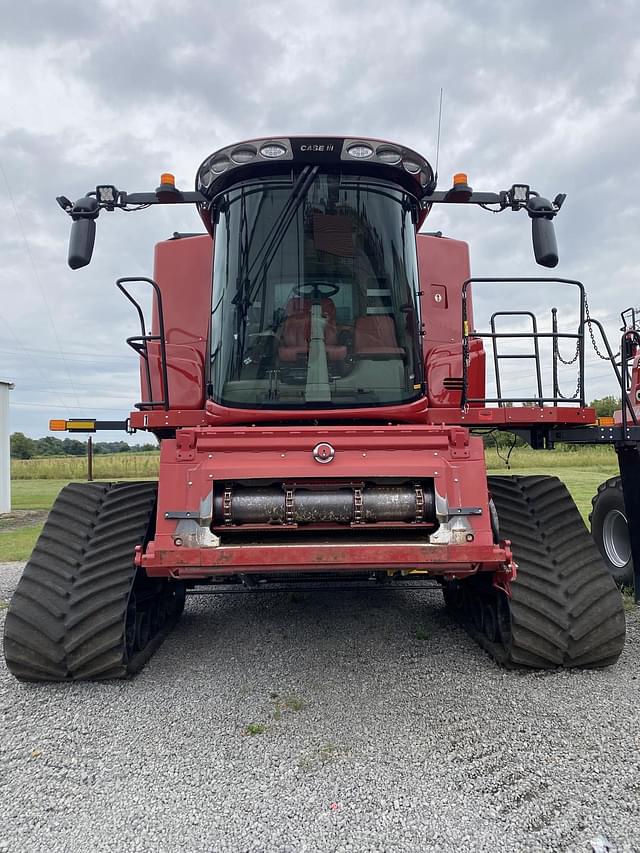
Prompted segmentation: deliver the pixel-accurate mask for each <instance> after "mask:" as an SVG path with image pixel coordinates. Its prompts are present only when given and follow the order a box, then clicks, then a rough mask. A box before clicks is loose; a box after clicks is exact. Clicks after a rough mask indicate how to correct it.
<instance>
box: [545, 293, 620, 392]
mask: <svg viewBox="0 0 640 853" xmlns="http://www.w3.org/2000/svg"><path fill="white" fill-rule="evenodd" d="M584 313H585V320H586V325H587V326H588V328H589V337H590V338H591V345H592V347H593V349H594V351H595V353H596V355H597V356H599V357H600V358H601V359H602V360H603V361H610V359H609V356H608V355H603V354H602V353H601V352H600V350H599V349H598V345H597V343H596V337H595V335H594V334H593V324H592V322H591V314H590V312H589V300H588V299H587V294H586V291H585V294H584ZM554 346H555V350H556V355H557V356H558V361H561V362H562V364H566V365H570V364H575V363H576V361H577V360H578V356H579V355H580V340H577V341H576V351H575V353H574V356H573V358H572V359H564V358H563V357H562V356H561V355H560V348H559V347H558V341H557V338H556V339H554ZM579 386H580V382H578V390H580V388H579ZM561 396H562V395H561ZM563 399H566V398H565V397H563Z"/></svg>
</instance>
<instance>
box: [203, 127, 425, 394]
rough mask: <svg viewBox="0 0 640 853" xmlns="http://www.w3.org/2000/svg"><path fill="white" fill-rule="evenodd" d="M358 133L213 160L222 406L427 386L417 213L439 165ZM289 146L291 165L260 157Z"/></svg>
mask: <svg viewBox="0 0 640 853" xmlns="http://www.w3.org/2000/svg"><path fill="white" fill-rule="evenodd" d="M348 142H349V141H348V140H338V141H336V140H333V141H331V142H329V143H327V142H325V143H319V142H315V143H307V144H306V146H305V144H304V142H301V141H300V140H278V141H276V142H272V143H271V145H269V141H268V140H267V141H263V142H262V143H260V142H258V143H252V144H250V145H249V144H243V146H242V147H241V148H239V149H238V148H237V149H236V151H237V150H240V151H241V152H242V153H243V156H247V153H246V152H247V151H249V152H253V157H252V160H251V161H250V162H249V163H248V164H247V163H243V165H242V166H240V167H234V165H233V164H234V162H235V161H234V151H233V150H232V149H225V150H224V151H223V152H218V153H217V154H214V155H212V157H211V158H209V159H208V160H207V161H205V164H203V167H201V170H200V173H199V174H200V176H201V178H200V185H199V189H200V191H201V192H203V193H206V194H207V195H208V197H209V198H210V199H211V203H210V204H209V205H207V206H206V207H205V206H203V207H202V208H201V215H202V216H203V219H204V220H205V223H206V224H207V227H208V228H209V229H210V230H211V231H212V233H213V234H214V238H215V243H214V245H215V254H214V263H213V304H212V314H211V368H210V388H211V389H212V398H213V400H214V401H215V402H216V403H219V404H221V405H224V406H231V407H242V408H295V409H299V408H305V407H307V408H313V409H317V408H322V407H331V408H333V407H349V408H353V407H370V406H378V405H392V404H398V403H406V402H409V401H412V400H415V399H416V398H418V397H419V396H421V394H422V393H423V375H422V371H423V366H422V359H421V357H420V350H421V347H420V315H419V298H418V273H417V256H416V223H417V222H418V220H419V218H420V216H421V209H420V205H419V200H420V197H421V195H422V189H423V186H424V184H426V183H427V182H428V181H429V180H432V177H433V175H432V172H431V169H430V167H429V165H428V164H427V163H426V161H424V160H422V158H419V157H418V155H416V154H415V153H413V152H409V154H410V156H411V158H412V159H411V160H408V156H409V155H408V154H407V150H406V149H400V148H398V149H397V163H393V164H392V165H389V162H388V161H384V160H378V159H377V156H376V151H380V150H382V151H383V154H384V153H386V156H387V158H389V157H390V152H392V151H395V150H396V149H394V148H393V147H392V146H389V144H387V143H377V144H376V143H372V142H371V141H368V142H366V143H364V142H360V143H358V144H351V145H349V144H348ZM314 145H315V148H314V147H313V146H314ZM277 146H279V147H280V148H281V149H285V150H286V152H287V154H288V155H290V156H289V159H288V160H287V161H286V162H278V163H274V162H273V160H274V158H273V157H270V155H269V154H267V155H266V156H262V157H260V151H261V150H262V151H264V150H269V148H271V149H273V148H276V147H277ZM321 146H322V147H324V148H329V147H333V150H332V151H330V152H328V154H329V156H327V152H326V151H318V150H317V149H318V148H319V147H321ZM376 146H377V147H376ZM381 147H382V148H381ZM354 149H355V150H356V155H353V154H351V155H350V154H349V151H350V150H354ZM368 152H370V153H368ZM363 153H366V157H365V156H363ZM365 160H366V161H368V162H363V161H365ZM404 161H406V162H410V163H411V164H412V167H413V166H418V175H417V177H416V175H415V173H413V174H412V173H410V172H408V171H407V169H406V168H405V167H404V166H403V162H404ZM223 166H224V168H223ZM220 169H222V171H221V172H219V171H218V170H220ZM203 176H204V179H203Z"/></svg>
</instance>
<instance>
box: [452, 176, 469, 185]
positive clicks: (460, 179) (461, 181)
mask: <svg viewBox="0 0 640 853" xmlns="http://www.w3.org/2000/svg"><path fill="white" fill-rule="evenodd" d="M468 183H469V180H468V178H467V176H466V175H465V173H464V172H457V173H456V174H455V175H454V176H453V185H454V187H457V186H466V185H467V184H468Z"/></svg>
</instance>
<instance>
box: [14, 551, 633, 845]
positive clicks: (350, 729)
mask: <svg viewBox="0 0 640 853" xmlns="http://www.w3.org/2000/svg"><path fill="white" fill-rule="evenodd" d="M20 570H21V565H20V564H10V565H4V566H1V565H0V599H4V602H5V603H6V600H7V599H8V598H9V596H10V595H11V592H12V590H13V589H14V587H15V584H16V582H17V579H18V577H19V574H20ZM5 609H6V605H5V604H3V605H2V610H0V619H2V618H3V615H4V610H5ZM628 627H629V631H628V640H627V647H626V650H625V653H624V655H623V657H622V658H621V660H620V662H619V663H618V664H617V666H615V667H613V668H610V669H608V670H604V671H601V672H574V673H567V672H557V673H552V674H546V675H536V674H522V673H510V672H505V671H503V670H500V669H498V668H497V667H496V666H495V665H494V664H493V663H492V661H491V660H490V659H489V658H488V657H487V656H486V655H485V654H484V653H483V652H482V651H481V650H480V649H478V648H477V647H476V646H475V644H474V643H473V641H472V640H471V639H470V638H468V637H467V636H466V634H464V633H463V632H462V631H461V630H460V629H459V628H458V627H457V626H455V625H454V624H453V623H452V622H451V620H450V619H449V618H448V616H447V615H446V613H445V611H444V609H443V606H442V603H441V597H440V594H439V593H435V592H433V593H432V592H429V593H422V592H421V593H412V592H409V591H404V592H403V591H393V592H382V593H373V592H362V591H358V592H352V591H350V592H338V591H332V592H324V593H314V594H313V595H302V594H300V593H297V594H296V595H295V596H292V595H288V594H284V593H283V594H280V593H278V594H269V595H264V596H261V597H254V596H248V595H236V596H226V597H224V598H214V597H204V596H203V597H199V598H197V599H194V598H191V599H190V600H188V602H187V610H186V611H185V615H184V617H183V621H182V622H181V623H180V625H179V626H178V627H177V628H176V629H175V630H174V632H173V633H172V634H171V636H170V637H169V638H168V639H167V640H166V641H165V644H164V645H163V646H162V647H161V649H160V650H159V651H158V652H157V653H156V655H155V657H154V658H153V659H152V660H151V662H150V663H149V664H148V665H147V667H146V669H145V670H144V671H143V672H142V673H141V674H140V675H139V676H137V677H136V678H135V679H133V680H131V681H127V682H112V683H106V684H73V685H28V684H20V683H18V682H17V681H15V680H14V679H13V677H12V676H10V675H9V673H8V672H7V670H6V668H5V666H4V659H2V664H0V710H1V713H2V716H1V722H0V726H1V727H2V728H1V740H0V815H1V824H0V851H19V852H20V853H23V851H47V853H54V851H66V853H75V851H79V852H80V851H83V853H84V851H150V853H151V851H153V853H159V851H269V853H272V851H314V853H315V851H369V850H371V851H393V853H396V851H424V850H457V851H460V850H474V851H476V850H477V851H484V850H486V851H516V850H554V851H555V850H572V851H573V850H587V851H591V850H595V851H597V853H604V851H607V850H640V753H639V749H640V697H639V695H638V693H639V689H638V688H639V687H640V678H639V673H640V618H639V616H638V615H637V614H634V615H632V616H631V617H630V619H629V626H628ZM263 727H264V728H263Z"/></svg>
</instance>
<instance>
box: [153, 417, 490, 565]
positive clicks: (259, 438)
mask: <svg viewBox="0 0 640 853" xmlns="http://www.w3.org/2000/svg"><path fill="white" fill-rule="evenodd" d="M321 441H329V442H330V443H331V444H332V446H333V447H334V448H335V457H334V459H333V461H332V462H331V463H329V464H326V465H321V464H319V463H318V462H316V461H315V459H314V456H313V452H312V451H313V448H314V447H315V445H316V444H317V443H319V442H321ZM374 478H380V479H383V478H401V479H402V478H404V479H407V480H423V479H425V480H431V479H432V480H433V481H434V484H435V489H436V492H437V494H438V495H440V496H441V497H443V498H446V500H447V501H448V505H449V507H451V508H457V507H480V508H481V509H482V514H481V515H479V516H466V519H467V523H468V524H469V532H472V533H473V536H474V542H473V543H470V544H469V545H465V546H461V545H456V546H448V548H449V550H447V547H445V546H442V545H439V546H438V547H437V548H436V547H435V546H434V545H429V546H428V547H427V546H426V545H424V544H416V543H411V542H409V543H406V542H404V543H403V542H402V534H401V531H400V529H399V528H398V527H397V526H396V527H395V528H394V530H393V532H390V538H391V539H392V540H393V543H392V544H383V543H377V544H376V545H375V546H373V545H372V546H371V547H370V548H369V550H366V547H365V546H361V545H354V546H348V550H345V547H347V546H345V545H344V544H340V542H336V543H334V544H331V545H328V544H323V545H320V544H318V545H316V544H312V545H310V544H306V545H300V544H296V543H295V537H292V538H291V544H286V545H282V544H281V545H278V546H274V545H271V546H269V545H268V535H267V534H265V536H264V537H263V538H264V543H265V545H264V547H265V548H266V547H267V546H268V547H270V548H272V551H270V552H269V554H270V555H271V556H268V557H266V558H265V560H264V561H261V560H257V562H256V563H255V565H254V563H253V562H252V561H254V560H256V559H257V558H256V554H257V553H258V552H257V551H256V550H254V551H248V552H247V553H246V555H245V556H242V554H241V553H240V552H241V551H242V548H239V546H225V547H223V548H209V547H206V548H203V549H200V550H201V552H202V553H201V555H200V556H199V557H195V556H194V555H193V554H192V553H191V552H189V554H187V551H188V550H189V549H186V548H184V547H182V546H179V545H176V544H175V543H174V537H175V535H176V534H175V531H176V526H177V524H178V522H177V521H176V520H175V519H167V518H165V513H167V512H190V513H193V515H194V516H197V515H198V514H199V510H200V506H201V502H202V501H203V500H204V499H205V498H206V497H207V496H208V495H210V493H211V491H212V489H213V488H214V486H215V484H216V483H220V482H222V483H226V482H235V481H238V480H247V479H251V480H263V481H277V482H282V481H285V480H291V481H305V482H308V481H313V480H318V481H322V482H327V481H337V482H345V481H347V482H349V481H353V480H369V479H374ZM342 529H344V528H342ZM409 529H414V528H412V527H411V526H409ZM285 533H286V530H285ZM318 539H319V540H320V539H323V540H324V542H325V543H326V534H324V535H322V534H321V535H319V537H318ZM260 547H262V546H260ZM361 547H365V550H364V551H363V552H362V554H363V555H364V556H361V557H358V556H355V557H354V555H357V554H358V553H359V550H360V548H361ZM367 547H368V546H367ZM462 547H464V548H466V549H467V550H464V551H462V550H455V549H456V548H462ZM452 548H453V549H454V550H451V549H452ZM229 549H231V550H229ZM291 549H294V550H291ZM385 549H387V550H385ZM406 549H409V550H408V551H407V550H406ZM476 549H478V550H476ZM487 549H489V550H487ZM492 549H494V545H493V534H492V531H491V525H490V518H489V512H488V493H487V479H486V468H485V461H484V450H483V445H482V440H481V439H479V438H477V437H470V436H469V433H468V430H466V429H464V428H460V427H453V428H451V427H446V426H441V427H436V426H413V425H405V426H388V427H366V426H364V427H331V428H329V429H323V428H322V427H299V428H286V427H273V428H266V427H249V428H245V429H241V428H230V427H226V428H215V429H214V428H208V429H193V430H191V429H187V430H182V431H180V432H179V433H178V435H177V438H176V440H165V441H163V442H162V450H161V458H160V490H159V501H158V518H157V528H156V536H155V540H154V543H152V546H151V550H150V551H149V552H148V555H147V557H146V558H145V559H146V562H144V565H145V566H147V567H148V568H149V570H151V569H153V571H155V572H157V573H159V574H162V573H163V572H164V573H165V574H166V572H167V571H168V570H169V569H171V568H173V567H175V566H178V565H195V566H200V565H203V566H219V567H220V570H221V572H223V571H224V567H225V565H231V564H233V565H234V566H236V564H237V566H240V567H243V566H249V567H251V566H254V570H256V571H257V570H258V567H260V568H261V569H262V570H264V571H275V570H276V568H277V567H280V569H282V566H283V565H284V564H286V565H287V566H289V567H291V568H295V569H297V570H300V571H303V570H307V568H308V567H309V566H310V565H311V566H314V565H315V566H318V565H320V566H324V567H325V568H326V565H327V564H328V563H330V564H333V563H335V564H336V565H337V566H338V567H340V568H344V569H345V570H346V569H348V568H350V567H351V568H352V567H353V563H352V562H350V561H351V559H352V557H354V559H355V560H356V563H355V564H356V565H358V566H360V565H362V567H363V570H364V568H385V569H387V568H391V569H392V568H394V567H396V566H397V567H398V568H410V567H411V566H413V567H417V566H418V565H421V566H422V567H423V568H424V567H428V566H427V564H428V565H430V566H432V568H434V569H435V568H438V570H443V571H444V570H451V565H454V564H455V565H459V564H460V565H462V566H463V567H466V568H467V569H470V567H472V566H473V565H474V564H476V563H482V564H487V565H489V564H490V566H491V568H492V570H495V569H496V565H495V561H496V557H495V554H494V551H493V550H492ZM196 550H197V549H196ZM376 552H378V553H377V556H376ZM154 555H155V556H154ZM185 555H186V556H185ZM216 555H217V556H216ZM278 555H279V556H278ZM345 555H349V556H348V558H347V556H345ZM407 555H408V556H407ZM491 555H493V556H491ZM185 559H186V560H187V563H185V562H183V561H184V560H185ZM500 559H502V557H500ZM194 560H195V562H194ZM225 561H227V562H225ZM416 561H417V562H416ZM498 562H499V561H498ZM233 570H234V571H236V570H239V569H238V568H234V569H233Z"/></svg>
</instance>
